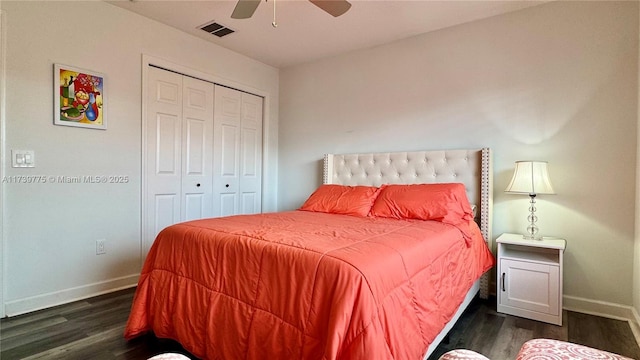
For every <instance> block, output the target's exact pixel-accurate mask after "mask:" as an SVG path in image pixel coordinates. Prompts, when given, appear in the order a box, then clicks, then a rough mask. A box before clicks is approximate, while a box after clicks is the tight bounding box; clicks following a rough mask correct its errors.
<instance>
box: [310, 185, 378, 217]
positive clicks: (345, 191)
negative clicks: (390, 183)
mask: <svg viewBox="0 0 640 360" xmlns="http://www.w3.org/2000/svg"><path fill="white" fill-rule="evenodd" d="M379 191H380V188H377V187H373V186H344V185H334V184H324V185H322V186H320V187H319V188H318V189H317V190H316V191H314V192H313V194H311V196H309V198H308V199H307V201H305V203H304V204H303V205H302V207H301V208H300V209H299V210H304V211H315V212H324V213H330V214H345V215H353V216H361V217H364V216H367V215H369V211H370V210H371V206H373V202H374V201H375V199H376V197H377V196H378V193H379Z"/></svg>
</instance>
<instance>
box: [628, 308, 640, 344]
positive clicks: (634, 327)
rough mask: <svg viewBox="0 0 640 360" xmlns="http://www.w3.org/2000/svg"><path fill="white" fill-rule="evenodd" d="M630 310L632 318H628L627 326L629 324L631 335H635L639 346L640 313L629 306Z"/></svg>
mask: <svg viewBox="0 0 640 360" xmlns="http://www.w3.org/2000/svg"><path fill="white" fill-rule="evenodd" d="M631 312H632V313H633V319H632V320H629V326H631V331H633V336H635V337H636V342H637V343H638V346H640V314H638V312H637V311H636V308H631Z"/></svg>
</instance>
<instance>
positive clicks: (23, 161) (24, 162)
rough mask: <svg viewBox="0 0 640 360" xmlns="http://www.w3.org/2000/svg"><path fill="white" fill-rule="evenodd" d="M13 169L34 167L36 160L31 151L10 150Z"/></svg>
mask: <svg viewBox="0 0 640 360" xmlns="http://www.w3.org/2000/svg"><path fill="white" fill-rule="evenodd" d="M11 155H12V156H11V158H12V159H13V162H12V163H13V167H14V168H16V167H17V168H20V167H29V168H32V167H35V166H36V159H35V154H34V152H33V150H11Z"/></svg>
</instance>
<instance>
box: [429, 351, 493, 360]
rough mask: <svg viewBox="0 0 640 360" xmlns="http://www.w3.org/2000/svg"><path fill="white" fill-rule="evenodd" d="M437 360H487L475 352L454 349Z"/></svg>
mask: <svg viewBox="0 0 640 360" xmlns="http://www.w3.org/2000/svg"><path fill="white" fill-rule="evenodd" d="M438 360H489V359H488V358H486V357H484V356H482V355H480V354H478V353H477V352H475V351H471V350H464V349H456V350H451V351H449V352H446V353H444V354H443V355H442V356H440V358H439V359H438Z"/></svg>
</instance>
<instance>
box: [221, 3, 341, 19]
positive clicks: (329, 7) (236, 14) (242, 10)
mask: <svg viewBox="0 0 640 360" xmlns="http://www.w3.org/2000/svg"><path fill="white" fill-rule="evenodd" d="M261 1H262V0H238V3H237V4H236V7H235V9H233V13H232V14H231V18H233V19H248V18H250V17H251V16H253V13H254V12H255V11H256V9H257V8H258V5H260V2H261ZM309 1H310V2H311V3H312V4H313V5H315V6H317V7H319V8H320V9H322V10H324V11H326V12H327V13H328V14H330V15H332V16H334V17H338V16H340V15H342V14H344V13H346V12H347V10H349V8H350V7H351V4H350V3H349V2H348V1H347V0H309Z"/></svg>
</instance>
